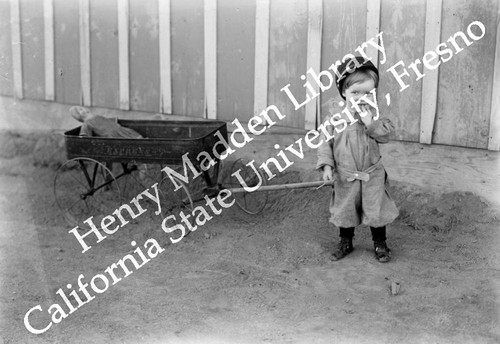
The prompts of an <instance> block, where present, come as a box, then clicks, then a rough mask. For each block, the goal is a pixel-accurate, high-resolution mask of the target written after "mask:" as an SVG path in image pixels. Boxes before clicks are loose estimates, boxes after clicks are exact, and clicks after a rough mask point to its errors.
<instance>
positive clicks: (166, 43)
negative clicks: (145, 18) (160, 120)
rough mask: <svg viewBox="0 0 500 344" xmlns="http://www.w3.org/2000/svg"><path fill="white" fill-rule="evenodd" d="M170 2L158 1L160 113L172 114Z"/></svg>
mask: <svg viewBox="0 0 500 344" xmlns="http://www.w3.org/2000/svg"><path fill="white" fill-rule="evenodd" d="M170 18H171V16H170V0H162V1H158V21H159V22H158V26H159V29H160V32H159V34H160V36H159V37H158V39H159V44H160V112H162V113H167V114H171V113H172V59H171V54H170V50H171V49H170V48H171V45H172V44H171V39H170V37H171V30H170V22H171V19H170Z"/></svg>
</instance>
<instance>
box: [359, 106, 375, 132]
mask: <svg viewBox="0 0 500 344" xmlns="http://www.w3.org/2000/svg"><path fill="white" fill-rule="evenodd" d="M359 107H360V109H361V113H360V116H359V117H360V118H361V122H363V124H364V125H365V126H367V127H368V126H370V124H372V121H373V111H372V109H371V106H370V105H368V104H363V105H360V106H359Z"/></svg>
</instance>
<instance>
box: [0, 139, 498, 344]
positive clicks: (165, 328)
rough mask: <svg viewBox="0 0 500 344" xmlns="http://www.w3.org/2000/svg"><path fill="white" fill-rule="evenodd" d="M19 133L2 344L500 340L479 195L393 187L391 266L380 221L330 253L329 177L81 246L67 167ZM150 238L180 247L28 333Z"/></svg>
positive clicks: (485, 208) (7, 164)
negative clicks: (181, 234) (339, 255)
mask: <svg viewBox="0 0 500 344" xmlns="http://www.w3.org/2000/svg"><path fill="white" fill-rule="evenodd" d="M16 140H17V139H16ZM9 142H10V143H9V144H10V145H11V146H10V148H9V149H14V148H15V147H20V146H22V147H21V150H23V149H24V151H23V152H22V154H5V153H2V154H0V156H2V158H1V160H0V190H1V193H0V195H1V197H0V209H1V210H2V218H1V220H0V224H1V225H0V226H1V227H0V238H1V240H0V276H1V280H0V281H1V282H0V343H498V342H500V331H499V329H498V324H499V320H500V318H499V309H500V298H499V297H500V295H499V291H500V270H499V269H500V253H499V252H500V251H499V250H498V247H499V244H500V237H499V235H498V228H499V223H500V215H499V214H498V213H495V212H494V209H493V207H492V206H490V205H488V204H487V203H486V202H484V201H483V200H481V199H480V198H479V197H477V196H475V195H473V194H466V193H451V194H439V193H437V192H431V191H428V190H422V189H417V188H415V187H413V186H410V185H404V184H397V185H393V186H392V194H393V195H394V198H395V199H396V200H397V203H398V205H399V206H400V208H401V216H400V218H399V219H398V220H397V221H396V222H395V223H393V224H392V225H391V226H390V227H389V229H388V236H389V241H388V243H389V245H390V247H391V248H392V250H393V261H392V262H390V263H388V264H380V263H378V262H377V261H376V260H375V259H374V256H373V252H372V243H371V240H370V237H369V229H368V228H366V227H359V228H357V230H356V237H355V247H356V249H355V251H354V252H353V253H352V254H351V255H349V256H348V257H347V258H345V259H343V260H341V261H339V262H331V261H330V260H329V259H328V256H329V254H330V252H331V250H332V248H333V247H334V244H335V242H336V241H337V231H336V230H335V229H334V228H333V227H332V226H331V225H330V224H328V221H327V219H328V197H329V192H330V190H329V189H327V188H323V189H320V190H296V191H291V192H288V191H283V192H276V193H273V194H272V195H271V199H270V200H269V203H268V205H267V207H266V209H265V210H264V212H263V213H262V214H260V215H259V216H251V215H247V214H244V213H243V212H241V211H240V210H239V209H238V208H237V207H236V206H234V207H232V208H230V209H227V210H225V211H223V213H222V214H221V215H220V216H217V217H215V218H214V219H213V220H211V221H210V222H209V223H207V224H206V225H205V226H203V227H201V228H199V229H198V230H197V231H195V232H193V233H191V234H190V235H189V236H187V237H186V238H184V239H183V240H182V241H181V242H180V243H178V244H169V240H168V236H167V234H166V233H164V232H163V231H162V230H161V226H160V224H161V218H159V217H157V216H155V215H153V214H152V212H151V211H148V212H147V213H146V214H144V215H142V216H141V217H139V218H137V219H136V220H135V221H134V223H130V224H129V225H127V226H125V227H123V228H122V229H120V230H119V231H118V232H117V233H115V234H114V235H112V236H109V237H108V238H107V239H105V240H104V241H102V242H101V243H99V244H98V245H95V246H94V247H93V248H92V249H91V250H90V251H88V252H87V253H85V254H82V253H81V248H80V246H79V245H78V243H77V242H76V240H75V238H74V237H73V236H72V235H70V234H68V233H67V232H68V230H69V229H70V227H69V226H68V225H67V224H66V222H65V221H64V220H63V217H62V216H61V214H60V213H59V210H58V208H57V206H56V205H55V202H54V197H53V191H52V184H53V179H54V175H55V168H54V166H51V164H50V163H46V164H40V163H38V164H36V166H35V164H34V160H33V156H32V155H30V154H27V152H30V149H28V148H26V147H24V146H23V143H19V142H21V141H20V140H18V141H15V140H12V139H11V140H9ZM16 142H17V143H16ZM29 144H30V147H31V149H33V147H35V146H36V142H34V141H30V143H29ZM12 145H14V146H12ZM16 145H17V146H16ZM56 145H57V143H56ZM4 147H5V146H4ZM12 147H14V148H12ZM56 165H57V164H56ZM311 178H314V176H312V175H311V174H310V173H306V172H303V173H298V172H291V173H288V174H287V175H286V176H283V177H281V179H280V182H289V181H295V180H307V179H311ZM149 238H155V239H156V240H157V241H158V243H159V244H160V245H161V246H162V247H163V248H164V249H165V251H164V252H163V253H161V254H160V255H159V256H158V257H156V258H155V259H153V260H151V261H150V262H148V263H147V264H146V265H144V266H143V267H142V268H141V269H139V270H137V271H135V272H134V273H133V274H132V275H130V276H128V277H127V278H124V279H123V280H122V281H120V282H119V283H117V284H116V285H113V286H110V287H109V289H108V290H107V291H106V292H104V293H102V294H99V295H97V296H96V298H95V299H94V300H92V301H91V302H89V303H88V304H85V305H83V306H82V307H81V308H79V309H77V310H76V311H75V312H74V313H73V314H70V315H69V316H68V317H67V318H65V319H64V320H62V321H61V322H60V323H59V324H54V325H53V326H52V328H50V330H49V331H47V332H46V333H44V334H42V335H34V334H31V333H29V332H28V331H27V330H26V328H25V327H24V324H23V318H24V315H25V313H26V312H27V311H28V310H29V309H30V308H31V307H33V306H36V305H38V304H40V305H41V306H42V307H43V309H44V311H45V312H46V309H47V308H48V307H49V306H50V305H51V304H53V303H54V302H60V299H59V297H58V296H57V295H56V291H57V290H58V289H59V288H63V289H65V288H66V285H67V284H68V283H71V284H73V285H75V284H76V283H77V277H78V275H79V274H84V275H85V276H86V277H88V278H90V277H92V276H94V275H96V274H98V273H102V272H103V270H104V269H106V267H108V266H109V265H111V264H112V263H114V262H117V261H118V260H119V259H121V258H122V257H123V256H124V255H126V254H127V253H130V252H131V251H132V250H133V248H132V246H131V244H130V242H131V241H132V240H135V241H136V242H137V244H138V245H139V246H142V245H143V243H144V242H145V241H146V240H147V239H149ZM87 281H88V280H87ZM393 282H398V283H400V285H401V289H400V293H399V294H398V295H392V294H391V284H392V283H393ZM38 314H40V315H43V316H40V317H37V316H35V317H33V323H34V324H35V325H40V326H42V325H43V324H44V323H46V321H47V318H48V315H46V314H45V313H38Z"/></svg>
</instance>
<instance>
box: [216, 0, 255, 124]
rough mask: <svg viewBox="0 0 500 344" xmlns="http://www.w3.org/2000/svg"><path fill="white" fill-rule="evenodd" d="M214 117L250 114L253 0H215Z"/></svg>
mask: <svg viewBox="0 0 500 344" xmlns="http://www.w3.org/2000/svg"><path fill="white" fill-rule="evenodd" d="M217 22H218V23H217V118H218V119H222V120H229V121H232V120H233V119H235V118H239V120H240V121H241V122H242V123H243V122H246V121H248V120H249V119H250V118H251V117H252V116H253V99H254V55H255V0H240V1H238V3H237V6H235V3H234V0H218V7H217Z"/></svg>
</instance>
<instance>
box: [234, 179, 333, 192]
mask: <svg viewBox="0 0 500 344" xmlns="http://www.w3.org/2000/svg"><path fill="white" fill-rule="evenodd" d="M326 185H333V180H329V181H317V182H304V183H291V184H278V185H264V186H261V187H259V188H258V189H257V190H255V191H253V192H258V191H273V190H287V189H303V188H312V187H315V188H316V189H319V188H321V187H323V186H326ZM229 191H231V193H240V192H248V191H246V190H245V189H244V188H233V189H229Z"/></svg>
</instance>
